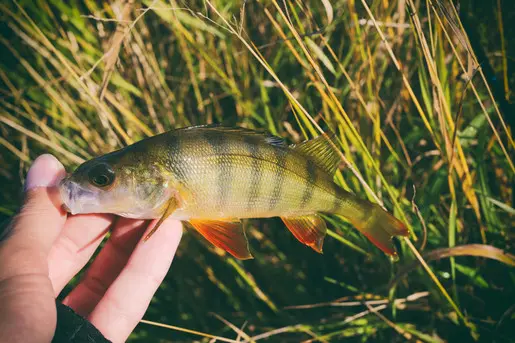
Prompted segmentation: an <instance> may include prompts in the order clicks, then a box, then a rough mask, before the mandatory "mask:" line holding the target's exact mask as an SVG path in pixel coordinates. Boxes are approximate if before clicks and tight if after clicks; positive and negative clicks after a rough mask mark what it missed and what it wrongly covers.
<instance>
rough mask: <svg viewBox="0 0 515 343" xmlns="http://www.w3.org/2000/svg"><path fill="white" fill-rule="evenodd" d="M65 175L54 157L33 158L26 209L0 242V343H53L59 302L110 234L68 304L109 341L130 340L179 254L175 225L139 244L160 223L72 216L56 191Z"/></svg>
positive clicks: (179, 228)
mask: <svg viewBox="0 0 515 343" xmlns="http://www.w3.org/2000/svg"><path fill="white" fill-rule="evenodd" d="M64 174H65V171H64V168H63V166H62V164H61V163H60V162H59V161H57V159H56V158H55V157H53V156H51V155H42V156H40V157H39V158H37V159H36V161H35V162H34V164H33V165H32V167H31V168H30V170H29V173H28V174H27V181H26V186H25V188H26V199H25V203H24V205H23V207H22V209H21V211H20V213H19V214H18V215H17V216H16V218H15V219H14V220H13V222H12V223H11V224H10V225H11V230H10V231H11V232H10V233H9V234H8V237H7V238H6V239H5V240H4V241H3V242H0V304H1V306H0V307H1V311H0V342H50V341H51V340H52V337H53V335H54V332H55V328H56V303H55V298H56V297H57V295H58V294H59V293H60V292H61V291H62V290H63V288H64V287H65V286H66V284H67V283H68V282H69V281H70V279H71V278H72V277H73V276H74V275H76V274H77V273H78V272H79V271H80V270H81V269H82V268H83V267H84V266H85V265H86V263H87V262H88V261H89V259H90V258H91V256H92V255H93V253H94V252H95V250H96V248H97V247H98V246H99V244H100V243H101V241H102V239H103V238H104V236H105V234H106V233H107V232H108V231H109V230H111V236H110V237H109V239H108V241H107V242H106V244H105V246H104V247H103V248H102V250H101V251H100V252H99V254H98V256H97V257H96V258H95V260H94V261H93V263H92V264H91V266H90V267H89V269H88V270H87V272H86V274H85V276H84V278H83V279H82V280H81V281H80V283H79V284H78V285H77V287H76V288H74V289H73V290H72V291H71V292H70V294H69V295H68V296H67V297H66V298H65V299H64V301H63V303H64V304H65V305H68V306H69V307H71V308H72V309H74V310H75V312H77V313H78V314H80V315H82V316H84V317H85V318H87V319H88V320H89V321H90V322H91V323H92V324H93V325H94V326H95V327H96V328H97V329H98V330H99V331H100V332H101V333H102V334H103V335H104V336H105V337H106V338H107V339H109V340H111V341H113V342H122V341H125V340H126V339H127V337H128V336H129V335H130V333H131V332H132V330H133V329H134V328H135V327H136V325H137V324H138V322H139V321H140V319H141V318H142V317H143V314H144V313H145V311H146V309H147V307H148V305H149V303H150V300H151V299H152V296H153V295H154V293H155V292H156V290H157V288H158V287H159V285H160V284H161V282H162V280H163V278H164V277H165V275H166V273H167V271H168V269H169V267H170V264H171V262H172V259H173V257H174V255H175V251H176V249H177V246H178V244H179V241H180V239H181V236H182V225H181V223H180V222H178V221H174V220H167V221H165V222H164V223H163V225H162V226H161V227H160V229H159V230H158V231H157V232H156V233H155V234H154V235H153V236H152V238H151V239H149V240H148V241H146V242H140V238H141V237H142V236H143V235H144V233H145V231H148V230H149V229H150V227H152V226H153V225H154V224H155V223H156V221H153V222H152V225H147V222H145V221H143V220H130V219H126V218H117V217H114V216H112V215H76V216H67V215H66V213H65V212H64V211H63V210H62V202H61V200H60V196H59V192H58V190H57V188H56V187H55V185H56V184H57V182H58V181H59V180H60V179H61V178H62V177H63V176H64Z"/></svg>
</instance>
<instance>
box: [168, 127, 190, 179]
mask: <svg viewBox="0 0 515 343" xmlns="http://www.w3.org/2000/svg"><path fill="white" fill-rule="evenodd" d="M164 149H165V152H164V155H165V156H167V157H168V158H167V159H166V161H165V166H166V168H167V169H168V170H169V171H171V172H172V173H173V174H174V176H175V177H176V178H177V179H178V181H179V182H182V183H184V182H186V181H187V180H188V170H190V168H189V166H188V164H187V162H186V160H185V158H184V156H185V154H184V152H183V151H182V146H181V138H180V136H179V135H177V134H176V133H175V132H171V133H170V134H169V135H168V136H167V137H166V145H165V147H164Z"/></svg>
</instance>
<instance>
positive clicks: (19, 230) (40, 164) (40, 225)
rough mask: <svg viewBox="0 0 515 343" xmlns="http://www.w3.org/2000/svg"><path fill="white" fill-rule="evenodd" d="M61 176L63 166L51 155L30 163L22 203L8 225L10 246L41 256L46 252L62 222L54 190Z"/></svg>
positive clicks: (64, 215) (62, 175)
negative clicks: (38, 252) (32, 249)
mask: <svg viewBox="0 0 515 343" xmlns="http://www.w3.org/2000/svg"><path fill="white" fill-rule="evenodd" d="M64 175H65V170H64V167H63V165H62V164H61V162H59V161H58V160H57V159H56V158H55V157H54V156H52V155H49V154H45V155H41V156H39V157H38V158H37V159H36V160H35V161H34V163H33V164H32V166H31V167H30V169H29V172H28V174H27V180H26V182H25V201H24V204H23V206H22V209H21V211H20V213H19V214H18V215H17V216H16V218H15V220H14V222H13V224H12V233H11V237H10V239H9V240H12V243H13V245H18V244H20V245H21V246H24V247H35V246H36V247H38V248H39V249H41V250H42V252H43V253H45V252H48V251H49V250H50V247H51V246H52V244H53V242H54V240H55V239H56V238H57V235H58V234H59V232H60V231H61V229H62V227H63V225H64V221H65V220H66V213H65V212H64V211H63V209H62V201H61V198H60V196H59V191H58V189H57V187H56V186H57V184H58V183H59V181H60V180H61V179H62V178H63V177H64ZM15 242H16V243H18V244H14V243H15Z"/></svg>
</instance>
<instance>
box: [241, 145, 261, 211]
mask: <svg viewBox="0 0 515 343" xmlns="http://www.w3.org/2000/svg"><path fill="white" fill-rule="evenodd" d="M243 142H244V143H245V148H246V149H247V151H248V152H249V154H250V157H251V158H252V167H251V168H252V171H251V174H250V188H249V192H248V194H247V204H246V210H247V211H251V210H252V207H253V206H254V205H255V203H256V200H257V198H258V196H259V190H260V187H261V179H262V177H263V173H262V172H261V168H260V161H259V159H258V158H259V144H257V142H256V139H255V138H253V137H252V136H243Z"/></svg>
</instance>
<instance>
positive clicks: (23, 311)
mask: <svg viewBox="0 0 515 343" xmlns="http://www.w3.org/2000/svg"><path fill="white" fill-rule="evenodd" d="M63 175H64V167H63V165H62V164H61V163H60V162H59V161H58V160H57V159H56V158H55V157H53V156H52V155H42V156H40V157H38V158H37V159H36V160H35V161H34V163H33V165H32V167H31V168H30V170H29V173H28V174H27V181H26V184H25V191H26V197H25V203H24V205H23V207H22V209H21V211H20V213H19V214H18V215H17V216H16V217H15V219H14V221H13V222H12V223H11V228H12V232H11V233H10V236H9V237H8V238H7V239H6V240H5V241H4V242H1V244H0V304H2V311H0V341H1V342H8V341H9V342H49V341H50V340H51V339H52V336H53V334H54V331H55V326H56V309H55V300H54V290H53V287H52V284H51V282H50V279H49V278H48V262H47V255H48V251H49V250H50V247H51V245H52V243H53V242H54V240H55V238H56V237H57V235H58V234H59V232H60V231H61V228H62V227H63V225H64V221H65V219H66V214H65V213H64V211H63V210H62V209H61V206H62V203H61V200H60V196H59V193H58V190H57V188H56V187H54V186H56V185H57V183H58V182H59V180H60V179H61V178H62V177H63Z"/></svg>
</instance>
